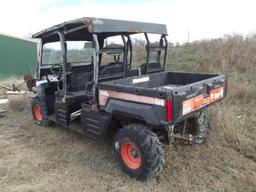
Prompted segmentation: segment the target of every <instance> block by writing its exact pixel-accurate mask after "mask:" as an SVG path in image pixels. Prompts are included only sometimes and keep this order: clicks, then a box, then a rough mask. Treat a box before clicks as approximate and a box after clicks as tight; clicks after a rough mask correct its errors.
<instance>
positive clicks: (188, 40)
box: [187, 29, 190, 44]
mask: <svg viewBox="0 0 256 192" xmlns="http://www.w3.org/2000/svg"><path fill="white" fill-rule="evenodd" d="M189 42H190V29H188V39H187V44H189Z"/></svg>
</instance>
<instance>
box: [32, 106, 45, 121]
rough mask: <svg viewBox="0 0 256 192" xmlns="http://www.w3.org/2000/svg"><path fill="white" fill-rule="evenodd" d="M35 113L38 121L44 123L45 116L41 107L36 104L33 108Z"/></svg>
mask: <svg viewBox="0 0 256 192" xmlns="http://www.w3.org/2000/svg"><path fill="white" fill-rule="evenodd" d="M33 113H34V116H35V118H36V120H37V121H42V119H43V116H42V113H41V107H40V105H39V104H36V105H35V106H34V108H33Z"/></svg>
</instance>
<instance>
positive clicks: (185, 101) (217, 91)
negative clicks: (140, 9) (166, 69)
mask: <svg viewBox="0 0 256 192" xmlns="http://www.w3.org/2000/svg"><path fill="white" fill-rule="evenodd" d="M225 95H226V78H225V76H224V75H220V76H217V77H215V78H211V79H208V80H204V81H201V82H198V83H193V84H191V85H187V86H184V87H180V88H179V89H178V90H177V91H176V92H175V94H174V95H173V104H174V106H173V111H174V121H175V122H178V121H180V120H183V119H184V118H185V117H186V116H187V115H190V114H191V113H193V112H195V111H197V110H199V109H202V108H204V107H207V106H209V105H210V104H213V103H215V102H217V101H220V100H221V99H223V98H224V96H225Z"/></svg>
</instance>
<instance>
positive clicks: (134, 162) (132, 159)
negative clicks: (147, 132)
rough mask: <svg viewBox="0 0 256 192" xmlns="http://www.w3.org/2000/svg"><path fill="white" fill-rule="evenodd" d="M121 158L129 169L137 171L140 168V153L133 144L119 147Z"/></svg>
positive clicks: (124, 144)
mask: <svg viewBox="0 0 256 192" xmlns="http://www.w3.org/2000/svg"><path fill="white" fill-rule="evenodd" d="M121 156H122V159H123V161H124V163H125V164H126V165H127V166H128V167H129V168H130V169H138V168H139V167H140V166H141V155H140V151H139V149H138V148H137V146H136V145H135V144H134V143H123V144H122V146H121Z"/></svg>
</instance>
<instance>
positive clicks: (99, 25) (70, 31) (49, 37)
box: [32, 18, 168, 100]
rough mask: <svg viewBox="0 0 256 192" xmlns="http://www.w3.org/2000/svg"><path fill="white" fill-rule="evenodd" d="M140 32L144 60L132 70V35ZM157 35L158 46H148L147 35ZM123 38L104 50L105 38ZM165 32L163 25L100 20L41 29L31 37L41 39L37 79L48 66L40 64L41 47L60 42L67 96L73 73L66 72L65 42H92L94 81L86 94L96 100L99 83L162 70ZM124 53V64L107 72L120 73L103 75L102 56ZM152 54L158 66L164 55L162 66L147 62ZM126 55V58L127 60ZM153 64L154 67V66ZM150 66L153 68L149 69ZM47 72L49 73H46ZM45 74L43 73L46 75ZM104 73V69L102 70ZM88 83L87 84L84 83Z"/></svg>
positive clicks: (63, 79)
mask: <svg viewBox="0 0 256 192" xmlns="http://www.w3.org/2000/svg"><path fill="white" fill-rule="evenodd" d="M139 33H143V34H144V36H145V39H146V47H145V49H146V61H145V63H144V64H142V65H141V67H140V68H138V69H132V67H131V65H132V59H133V54H132V53H133V45H132V40H131V35H133V34H139ZM150 33H153V34H159V35H160V36H161V37H160V40H159V42H158V44H157V45H156V44H151V42H150V39H149V36H148V34H150ZM118 35H120V36H121V38H122V42H123V45H122V46H118V47H116V46H115V47H104V40H105V39H106V38H108V37H113V36H118ZM166 36H167V29H166V25H162V24H153V23H142V22H132V21H121V20H110V19H101V18H81V19H76V20H72V21H69V22H64V23H62V24H59V25H55V26H53V27H51V28H48V29H46V30H43V31H41V32H38V33H36V34H34V35H33V36H32V37H33V38H39V39H41V41H40V44H39V49H38V68H37V70H38V73H37V74H38V76H37V79H41V78H42V76H44V75H47V73H49V69H48V68H49V66H46V67H45V66H43V65H42V52H43V45H44V44H46V43H50V42H58V41H59V42H60V44H61V56H62V62H63V63H62V77H61V80H60V81H61V84H62V88H61V89H62V92H63V96H64V97H66V96H67V95H68V94H69V91H68V82H67V77H68V75H69V74H70V73H72V71H69V68H70V66H69V63H68V62H67V41H81V40H85V41H91V42H92V49H93V55H92V73H90V74H91V75H92V76H93V78H92V80H91V81H90V83H91V84H92V86H91V88H92V90H91V92H87V90H86V93H87V94H88V95H91V96H93V98H94V100H97V87H98V83H99V82H101V81H106V80H111V79H117V78H125V77H129V76H135V75H141V74H143V75H144V74H148V73H154V72H160V71H164V70H165V66H166V55H167V46H168V42H167V38H166ZM116 52H120V53H122V54H123V62H122V63H121V64H120V66H119V65H118V66H117V65H116V66H113V67H112V68H111V67H110V68H109V69H111V70H113V69H114V68H115V69H118V70H119V72H120V73H107V75H102V74H101V73H100V72H101V71H100V69H101V60H102V54H104V53H116ZM152 52H156V53H157V58H156V60H157V63H160V57H161V54H162V53H163V61H162V62H163V64H162V66H156V65H155V63H150V55H151V53H152ZM128 55H129V57H128ZM154 65H155V66H154ZM152 66H153V67H152ZM47 70H48V71H47ZM45 71H46V72H45ZM105 71H107V69H105ZM85 83H86V84H88V82H85Z"/></svg>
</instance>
